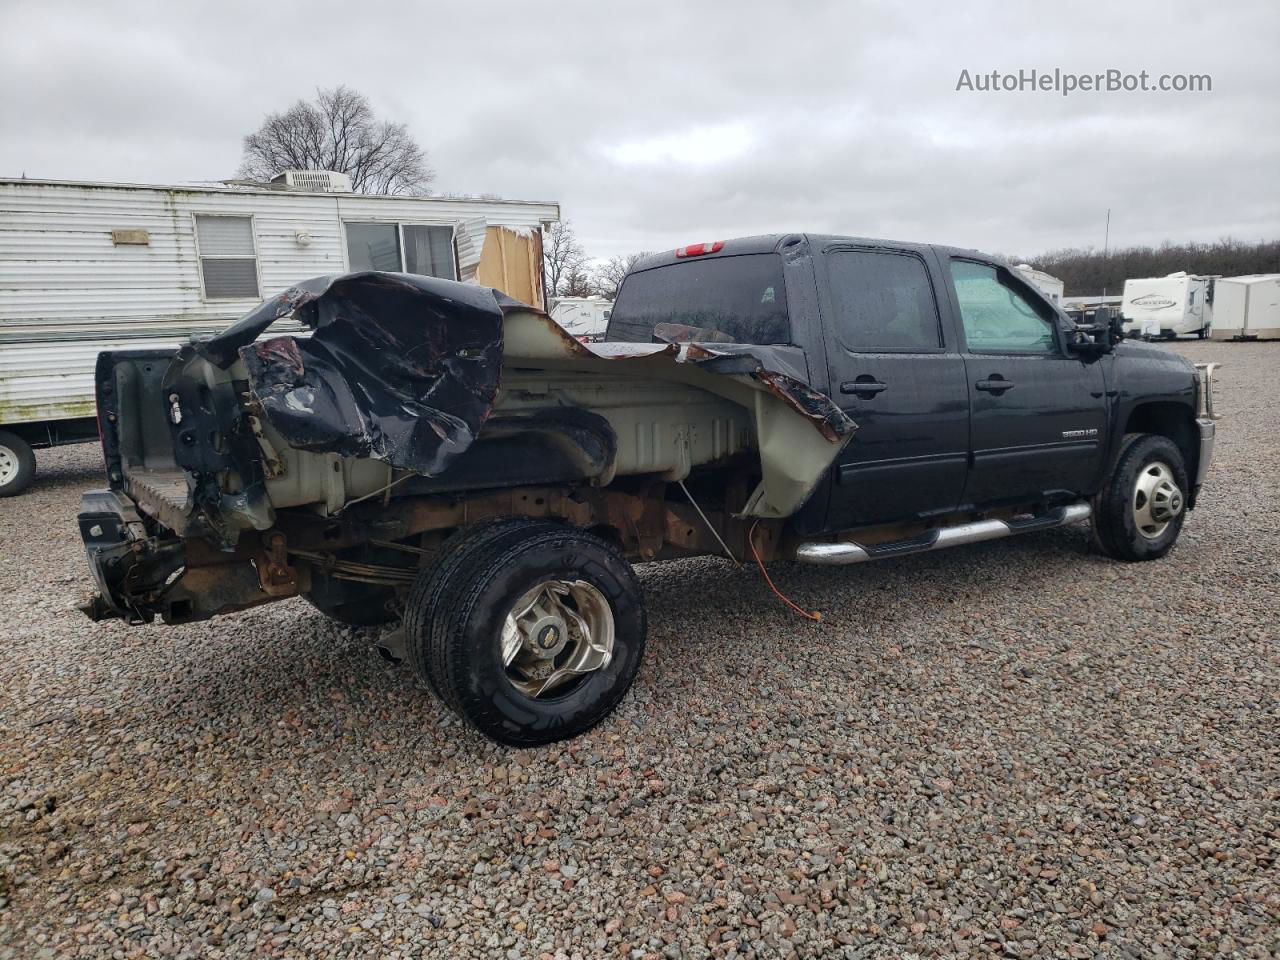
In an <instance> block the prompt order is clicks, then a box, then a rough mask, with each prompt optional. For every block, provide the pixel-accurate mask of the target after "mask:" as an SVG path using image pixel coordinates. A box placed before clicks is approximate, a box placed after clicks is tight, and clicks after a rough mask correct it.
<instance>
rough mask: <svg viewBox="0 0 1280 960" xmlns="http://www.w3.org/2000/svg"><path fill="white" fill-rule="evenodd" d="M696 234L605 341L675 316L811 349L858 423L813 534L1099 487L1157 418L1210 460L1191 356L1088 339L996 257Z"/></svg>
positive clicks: (626, 305)
mask: <svg viewBox="0 0 1280 960" xmlns="http://www.w3.org/2000/svg"><path fill="white" fill-rule="evenodd" d="M689 249H690V248H681V249H680V250H677V251H674V252H670V253H665V254H656V255H654V256H651V257H650V258H648V259H646V260H644V261H642V262H640V263H638V264H637V265H636V268H635V269H634V271H633V272H632V274H631V275H629V276H628V277H627V279H626V280H625V281H624V283H623V285H622V288H621V290H620V292H619V295H618V299H617V302H616V304H615V306H614V310H613V315H612V317H611V320H610V324H609V330H608V333H607V334H606V339H607V340H640V339H647V338H649V337H652V336H657V337H663V336H670V335H671V334H672V332H673V331H675V332H676V333H678V334H679V335H680V336H681V337H682V338H683V339H690V340H700V339H704V340H705V339H719V338H724V339H734V340H738V341H746V342H753V343H773V344H779V343H790V344H794V345H796V346H798V347H800V348H801V350H802V352H803V356H804V358H805V365H806V366H805V376H806V377H807V382H808V383H809V384H810V385H811V386H812V387H813V388H815V389H817V390H819V391H821V392H823V393H825V394H826V395H828V396H830V397H831V398H832V399H833V400H834V401H835V402H836V403H837V404H839V406H840V408H841V409H842V410H843V411H844V412H845V413H846V414H847V415H848V417H849V418H850V419H851V420H852V421H853V422H854V423H856V424H857V428H858V430H857V436H856V437H855V438H854V440H853V441H851V442H850V443H849V444H848V445H847V446H846V447H845V448H844V449H843V450H842V451H841V453H840V454H839V456H838V457H837V458H836V460H835V461H834V463H833V464H832V465H831V468H830V469H829V470H828V471H827V473H826V475H825V476H824V478H823V482H822V484H821V486H820V487H819V488H818V489H817V491H816V492H815V493H814V495H813V496H812V497H811V498H810V499H809V501H808V502H807V503H806V504H805V506H804V508H803V509H802V510H801V511H800V512H799V513H798V514H797V516H796V518H795V523H796V526H797V528H798V529H799V530H801V531H802V532H806V533H812V534H818V533H833V532H838V531H841V530H847V529H850V528H855V527H864V526H870V525H879V524H891V523H900V524H901V523H927V522H929V521H931V520H936V519H937V518H941V517H946V516H951V515H956V514H964V513H971V512H975V511H977V512H982V511H990V510H995V509H999V508H1007V507H1014V506H1020V507H1025V508H1030V509H1043V508H1048V507H1053V506H1055V505H1062V504H1067V503H1072V502H1076V501H1079V500H1081V499H1088V498H1091V497H1093V496H1095V495H1096V494H1097V493H1098V491H1099V490H1100V488H1101V486H1102V483H1103V480H1104V478H1105V476H1106V474H1107V471H1108V469H1109V467H1110V465H1111V463H1112V461H1113V460H1114V458H1115V456H1116V454H1117V452H1118V449H1119V446H1120V445H1121V441H1122V440H1123V439H1124V437H1125V436H1126V435H1127V434H1128V433H1130V432H1132V430H1134V429H1136V428H1137V427H1138V426H1141V425H1144V424H1145V425H1147V426H1151V425H1152V424H1155V425H1157V426H1158V429H1159V430H1161V431H1162V432H1163V433H1164V434H1165V435H1167V436H1169V437H1171V438H1173V439H1174V442H1176V443H1178V444H1179V445H1180V447H1179V449H1180V450H1181V452H1182V454H1183V457H1184V460H1185V462H1186V463H1187V465H1188V467H1189V468H1190V469H1191V470H1192V475H1193V476H1195V475H1196V473H1195V472H1196V468H1197V465H1198V464H1199V462H1200V460H1201V459H1202V453H1201V446H1200V427H1199V426H1198V425H1197V422H1196V416H1197V406H1196V404H1197V391H1198V389H1199V387H1198V379H1197V375H1196V372H1195V370H1194V368H1193V367H1192V366H1191V364H1189V363H1188V362H1187V361H1185V360H1183V359H1182V358H1181V357H1179V356H1177V355H1175V354H1172V353H1169V352H1168V351H1163V350H1152V349H1151V348H1147V347H1143V346H1141V345H1139V344H1135V343H1131V342H1126V343H1120V344H1111V343H1108V344H1105V345H1099V344H1098V342H1097V341H1096V340H1091V339H1090V340H1083V341H1082V339H1081V338H1082V335H1081V333H1080V332H1079V331H1078V330H1077V326H1076V325H1075V324H1074V323H1072V321H1071V320H1069V319H1068V318H1067V316H1066V315H1065V314H1064V313H1063V312H1062V310H1061V309H1060V307H1058V305H1057V304H1055V303H1053V302H1052V301H1050V300H1049V299H1048V298H1046V297H1045V296H1044V295H1043V294H1042V293H1041V292H1040V291H1039V289H1037V287H1035V286H1034V285H1033V284H1032V283H1030V282H1029V281H1028V280H1027V279H1026V278H1025V277H1023V276H1022V275H1021V274H1020V273H1019V272H1018V271H1017V270H1016V269H1014V268H1011V267H1010V266H1009V265H1008V264H1006V263H1004V262H1003V261H1001V260H999V259H997V258H992V257H989V256H986V255H984V254H981V253H978V252H976V251H973V250H963V249H956V248H951V247H942V246H934V245H926V244H914V243H894V242H888V241H883V240H870V239H862V238H852V237H838V236H816V235H800V234H796V235H785V236H767V237H753V238H747V239H744V240H732V241H728V242H726V243H723V244H701V245H697V247H696V248H695V249H696V251H697V252H696V253H689V252H688V251H689ZM659 318H661V319H659ZM1196 489H1198V488H1193V489H1191V490H1189V491H1188V495H1189V498H1190V502H1192V503H1193V502H1194V498H1195V493H1196Z"/></svg>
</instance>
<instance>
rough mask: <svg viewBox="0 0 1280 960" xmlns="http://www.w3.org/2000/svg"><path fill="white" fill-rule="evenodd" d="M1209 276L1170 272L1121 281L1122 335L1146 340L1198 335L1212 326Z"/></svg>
mask: <svg viewBox="0 0 1280 960" xmlns="http://www.w3.org/2000/svg"><path fill="white" fill-rule="evenodd" d="M1213 281H1214V278H1213V277H1201V276H1196V275H1195V274H1189V273H1182V272H1179V273H1171V274H1169V275H1168V276H1167V277H1147V278H1145V279H1141V280H1126V281H1125V282H1124V300H1123V301H1122V302H1121V306H1120V316H1121V317H1123V318H1124V331H1125V333H1128V334H1132V335H1135V336H1141V337H1144V338H1146V339H1154V338H1156V337H1167V338H1172V337H1176V336H1178V335H1179V334H1182V333H1194V334H1198V335H1199V336H1200V338H1201V339H1204V337H1205V335H1206V334H1207V333H1208V332H1209V328H1210V327H1211V326H1212V325H1213V306H1212V301H1213Z"/></svg>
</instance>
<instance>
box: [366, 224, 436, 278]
mask: <svg viewBox="0 0 1280 960" xmlns="http://www.w3.org/2000/svg"><path fill="white" fill-rule="evenodd" d="M346 228H347V264H348V266H349V267H350V268H351V269H352V270H353V271H358V270H387V271H390V272H391V273H416V274H419V275H421V276H424V277H442V278H444V279H445V280H456V279H457V278H458V273H457V270H456V269H455V266H454V259H453V228H452V227H445V226H437V225H428V224H417V223H348V224H346Z"/></svg>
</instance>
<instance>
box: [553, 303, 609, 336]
mask: <svg viewBox="0 0 1280 960" xmlns="http://www.w3.org/2000/svg"><path fill="white" fill-rule="evenodd" d="M612 310H613V301H612V300H605V299H604V298H603V297H561V298H560V299H559V300H557V301H556V302H555V306H553V307H552V308H551V319H552V320H554V321H555V322H556V323H558V324H560V326H562V327H564V328H565V330H567V331H569V333H571V334H573V335H574V336H575V337H578V338H579V339H585V340H599V339H601V338H603V337H604V332H605V329H606V328H607V327H608V326H609V313H610V312H611V311H612Z"/></svg>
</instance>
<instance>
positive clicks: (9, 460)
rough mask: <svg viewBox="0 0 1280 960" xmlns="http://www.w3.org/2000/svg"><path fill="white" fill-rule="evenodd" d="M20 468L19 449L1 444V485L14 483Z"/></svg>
mask: <svg viewBox="0 0 1280 960" xmlns="http://www.w3.org/2000/svg"><path fill="white" fill-rule="evenodd" d="M20 469H22V468H21V467H20V466H19V464H18V453H17V451H16V450H10V449H9V448H8V447H6V446H4V445H3V444H0V487H3V486H4V485H5V484H8V483H12V482H13V479H14V478H15V477H16V476H17V475H18V471H19V470H20Z"/></svg>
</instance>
